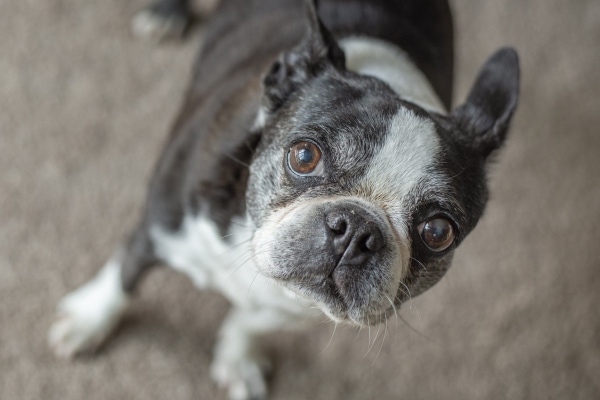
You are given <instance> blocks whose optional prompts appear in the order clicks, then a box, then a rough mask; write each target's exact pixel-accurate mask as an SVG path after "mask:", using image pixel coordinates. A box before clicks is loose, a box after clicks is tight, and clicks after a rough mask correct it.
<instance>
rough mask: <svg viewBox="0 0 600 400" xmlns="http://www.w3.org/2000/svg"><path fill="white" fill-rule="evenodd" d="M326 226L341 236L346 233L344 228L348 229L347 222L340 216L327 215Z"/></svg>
mask: <svg viewBox="0 0 600 400" xmlns="http://www.w3.org/2000/svg"><path fill="white" fill-rule="evenodd" d="M327 226H328V227H329V229H331V231H332V232H333V233H334V234H335V235H337V236H342V235H344V234H345V233H346V230H347V229H348V222H347V221H346V220H345V219H344V218H343V217H341V216H334V217H330V216H328V218H327Z"/></svg>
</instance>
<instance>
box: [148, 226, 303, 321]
mask: <svg viewBox="0 0 600 400" xmlns="http://www.w3.org/2000/svg"><path fill="white" fill-rule="evenodd" d="M247 224H249V222H248V221H246V220H243V219H237V220H234V221H232V228H231V233H230V234H229V235H227V236H225V237H223V236H222V235H221V234H220V233H219V230H218V228H217V226H216V224H215V223H214V222H212V221H211V220H210V219H208V218H206V217H203V216H192V215H188V216H186V217H185V218H184V221H183V223H182V225H181V228H180V229H179V231H177V232H169V231H167V230H165V229H162V228H161V227H159V226H154V227H153V228H152V229H151V236H152V240H153V242H154V246H155V250H156V253H157V254H158V256H159V257H160V258H161V259H163V260H164V261H165V262H167V263H168V264H169V265H170V266H171V267H173V268H174V269H176V270H178V271H181V272H183V273H185V274H186V275H187V276H188V277H189V278H190V279H191V280H192V282H193V283H194V284H195V285H196V286H197V287H199V288H208V289H215V290H217V291H219V292H221V293H222V294H223V295H224V296H225V297H227V299H228V300H229V301H230V302H232V303H233V304H235V305H236V306H240V307H260V306H265V305H267V306H268V305H276V306H277V307H278V308H283V309H287V310H288V311H290V312H292V313H297V314H304V313H305V310H306V306H307V305H306V304H302V302H301V301H300V300H299V299H298V298H296V296H295V295H293V294H292V293H290V292H288V291H287V290H286V289H284V288H282V287H280V286H279V285H277V284H276V283H275V282H273V281H272V280H270V279H269V278H266V277H264V276H263V275H262V274H260V273H259V272H258V269H257V268H256V265H255V262H254V256H255V254H254V253H253V252H252V251H251V249H250V241H251V238H252V230H251V228H250V227H249V226H248V225H247ZM258 251H260V250H258Z"/></svg>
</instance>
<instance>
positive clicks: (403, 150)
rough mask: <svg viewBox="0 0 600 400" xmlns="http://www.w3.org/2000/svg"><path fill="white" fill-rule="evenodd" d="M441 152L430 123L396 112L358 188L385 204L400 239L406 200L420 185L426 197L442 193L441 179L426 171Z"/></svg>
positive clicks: (405, 111) (404, 226) (406, 111)
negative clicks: (424, 190)
mask: <svg viewBox="0 0 600 400" xmlns="http://www.w3.org/2000/svg"><path fill="white" fill-rule="evenodd" d="M440 152H441V144H440V142H439V139H438V137H437V134H436V132H435V127H434V125H433V123H432V122H431V121H429V120H427V119H424V118H420V117H419V116H417V115H416V114H415V113H413V112H412V111H411V110H409V109H407V108H400V110H399V111H398V113H397V114H396V115H395V116H394V118H393V119H392V121H391V124H390V126H389V133H388V134H387V135H386V141H385V143H384V145H383V148H382V149H381V150H380V151H379V152H378V153H377V154H376V155H375V157H374V158H373V159H372V160H371V162H370V164H369V166H368V168H367V172H366V174H365V176H364V177H363V180H362V183H361V186H363V187H368V188H369V189H370V190H369V192H370V193H372V195H371V197H373V198H374V199H375V200H376V201H380V202H382V203H385V206H386V209H387V214H388V217H389V218H390V221H391V222H392V225H393V226H394V227H395V228H396V230H397V231H398V234H399V235H400V236H406V235H407V234H408V233H407V228H408V226H407V221H406V216H405V210H404V207H405V206H406V204H405V203H406V201H405V200H406V196H407V195H408V194H410V193H412V194H415V193H414V191H415V189H416V188H417V186H418V185H419V184H420V185H424V188H425V189H426V190H427V191H428V192H430V193H436V192H438V193H439V192H442V191H444V190H445V189H446V187H445V184H444V182H445V181H444V179H442V177H441V176H438V175H437V174H436V172H435V170H432V169H431V168H430V167H431V166H433V165H434V163H435V159H436V157H437V156H438V155H439V153H440Z"/></svg>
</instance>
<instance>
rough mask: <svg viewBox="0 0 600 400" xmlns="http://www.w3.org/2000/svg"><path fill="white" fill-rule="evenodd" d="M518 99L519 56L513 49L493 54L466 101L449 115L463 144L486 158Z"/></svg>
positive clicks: (496, 144) (500, 140) (502, 136)
mask: <svg viewBox="0 0 600 400" xmlns="http://www.w3.org/2000/svg"><path fill="white" fill-rule="evenodd" d="M518 99H519V57H518V56H517V52H516V51H515V50H514V49H512V48H503V49H500V50H498V51H497V52H496V53H494V54H493V55H492V56H491V57H490V58H489V59H488V60H487V61H486V63H485V64H484V65H483V67H482V68H481V70H480V71H479V74H478V75H477V78H476V79H475V83H474V84H473V87H472V88H471V91H470V93H469V97H468V98H467V101H466V102H465V103H464V104H463V105H461V106H460V107H458V108H457V109H456V110H454V112H453V114H452V116H453V118H454V120H455V121H456V124H457V126H458V128H459V130H460V132H461V134H462V135H464V137H463V139H464V144H466V145H467V146H469V147H472V148H474V149H476V150H477V151H479V152H480V153H481V154H482V155H483V157H488V156H489V155H490V154H491V153H492V152H493V151H494V150H496V149H498V148H499V147H500V146H501V145H502V143H503V142H504V139H505V138H506V133H507V131H508V126H509V124H510V120H511V118H512V116H513V113H514V111H515V108H516V107H517V101H518Z"/></svg>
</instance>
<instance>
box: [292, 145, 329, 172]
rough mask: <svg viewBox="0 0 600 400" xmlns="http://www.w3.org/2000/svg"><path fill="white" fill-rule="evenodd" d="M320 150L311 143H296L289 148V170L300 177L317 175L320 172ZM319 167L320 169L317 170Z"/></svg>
mask: <svg viewBox="0 0 600 400" xmlns="http://www.w3.org/2000/svg"><path fill="white" fill-rule="evenodd" d="M320 160H321V150H320V149H319V147H318V146H317V145H316V144H314V143H312V142H298V143H296V144H295V145H293V146H292V147H291V148H290V152H289V154H288V162H289V164H290V168H291V169H292V171H294V172H295V173H297V174H300V175H319V174H320V173H321V172H322V171H321V170H322V165H320V164H319V161H320ZM317 167H320V168H317Z"/></svg>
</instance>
